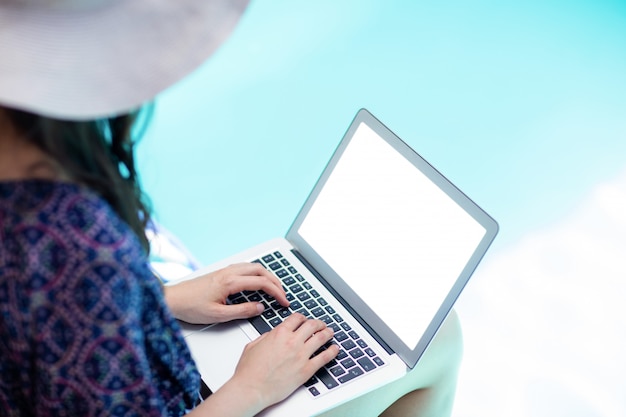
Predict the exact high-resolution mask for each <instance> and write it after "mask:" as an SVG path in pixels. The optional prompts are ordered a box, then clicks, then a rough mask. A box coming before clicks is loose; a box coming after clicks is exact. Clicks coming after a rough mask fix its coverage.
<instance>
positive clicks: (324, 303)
mask: <svg viewBox="0 0 626 417" xmlns="http://www.w3.org/2000/svg"><path fill="white" fill-rule="evenodd" d="M314 291H315V290H314ZM317 302H318V303H320V305H322V306H325V305H326V304H328V303H327V302H326V300H324V299H323V298H322V297H319V298H318V299H317Z"/></svg>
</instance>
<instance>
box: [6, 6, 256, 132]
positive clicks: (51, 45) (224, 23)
mask: <svg viewBox="0 0 626 417" xmlns="http://www.w3.org/2000/svg"><path fill="white" fill-rule="evenodd" d="M247 3H248V1H247V0H82V1H81V0H0V106H7V107H12V108H17V109H21V110H26V111H30V112H34V113H39V114H43V115H46V116H50V117H56V118H60V119H73V120H83V119H91V118H97V117H103V116H111V115H115V114H119V113H123V112H126V111H129V110H132V109H136V108H137V107H139V106H140V105H141V104H142V103H144V102H146V101H149V100H151V99H153V98H154V97H155V96H156V95H157V94H158V93H159V92H161V91H163V90H164V89H165V88H167V87H168V86H170V85H172V84H173V83H175V82H176V81H178V80H179V79H181V78H182V77H184V76H185V75H187V74H189V73H190V72H191V71H193V70H194V69H195V68H197V67H198V66H199V65H200V64H201V63H202V62H203V61H205V60H206V59H207V58H208V57H209V55H211V53H212V52H213V51H215V50H216V49H217V47H218V46H219V45H220V44H221V43H222V42H223V41H224V39H226V37H227V36H228V35H229V34H230V32H231V31H232V29H233V28H234V26H235V24H236V23H237V21H238V19H239V17H240V16H241V14H242V13H243V11H244V9H245V7H246V5H247Z"/></svg>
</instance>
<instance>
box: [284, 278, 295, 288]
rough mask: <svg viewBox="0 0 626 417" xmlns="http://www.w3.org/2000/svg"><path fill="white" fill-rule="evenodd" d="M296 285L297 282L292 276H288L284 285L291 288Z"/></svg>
mask: <svg viewBox="0 0 626 417" xmlns="http://www.w3.org/2000/svg"><path fill="white" fill-rule="evenodd" d="M295 283H296V280H295V279H294V277H292V276H287V277H286V278H284V279H283V284H285V285H287V286H290V285H293V284H295Z"/></svg>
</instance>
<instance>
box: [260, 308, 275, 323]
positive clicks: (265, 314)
mask: <svg viewBox="0 0 626 417" xmlns="http://www.w3.org/2000/svg"><path fill="white" fill-rule="evenodd" d="M262 316H263V317H265V318H266V319H268V320H269V319H271V318H272V317H274V316H276V312H275V311H274V310H272V309H271V308H270V309H268V310H265V311H264V312H263V314H262Z"/></svg>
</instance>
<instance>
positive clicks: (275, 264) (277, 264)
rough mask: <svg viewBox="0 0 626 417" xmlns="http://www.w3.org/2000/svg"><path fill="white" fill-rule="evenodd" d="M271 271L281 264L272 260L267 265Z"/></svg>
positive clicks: (280, 266)
mask: <svg viewBox="0 0 626 417" xmlns="http://www.w3.org/2000/svg"><path fill="white" fill-rule="evenodd" d="M268 266H269V267H270V269H271V270H272V271H276V270H277V269H279V268H282V265H281V264H280V263H278V262H272V263H271V264H269V265H268Z"/></svg>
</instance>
